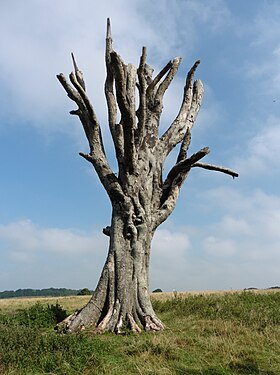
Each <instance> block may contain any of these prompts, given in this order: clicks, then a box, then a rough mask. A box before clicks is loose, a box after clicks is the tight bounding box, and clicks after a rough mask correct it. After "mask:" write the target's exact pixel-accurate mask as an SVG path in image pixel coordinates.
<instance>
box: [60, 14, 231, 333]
mask: <svg viewBox="0 0 280 375" xmlns="http://www.w3.org/2000/svg"><path fill="white" fill-rule="evenodd" d="M146 55H147V53H146V48H145V47H143V49H142V55H141V58H140V62H139V66H138V68H137V69H136V68H135V67H134V66H133V65H132V64H128V65H126V64H125V63H124V62H123V60H122V59H121V57H120V56H119V55H118V54H117V53H116V52H115V51H114V50H113V47H112V36H111V27H110V22H109V20H108V22H107V36H106V53H105V61H106V69H107V77H106V81H105V96H106V101H107V107H108V123H109V128H110V131H111V135H112V139H113V142H114V146H115V151H116V159H117V162H118V168H119V171H118V175H117V176H116V175H115V174H114V173H113V172H112V169H111V167H110V165H109V163H108V160H107V158H106V154H105V150H104V146H103V140H102V133H101V129H100V125H99V122H98V120H97V117H96V115H95V112H94V109H93V106H92V105H91V102H90V100H89V98H88V96H87V93H86V85H85V82H84V78H83V74H82V72H81V71H80V70H79V68H78V65H77V63H76V60H75V58H74V55H73V54H72V58H73V64H74V72H72V73H71V74H70V76H69V79H70V82H71V84H72V85H71V84H70V83H68V81H67V79H66V78H65V77H64V75H63V74H59V75H58V76H57V78H58V80H59V81H60V83H61V84H62V86H63V88H64V89H65V91H66V92H67V94H68V96H69V98H70V99H71V100H72V101H74V102H75V103H76V104H77V106H78V108H77V109H76V110H73V111H71V112H70V114H72V115H76V116H78V117H79V118H80V121H81V123H82V125H83V128H84V132H85V135H86V137H87V139H88V143H89V153H88V154H85V153H80V155H81V156H82V157H83V158H85V159H86V160H87V161H89V162H90V163H91V164H92V165H93V167H94V169H95V171H96V173H97V175H98V177H99V179H100V181H101V183H102V184H103V186H104V188H105V190H106V192H107V194H108V197H109V199H110V201H111V203H112V220H111V225H110V226H108V227H106V228H104V229H103V233H104V234H105V235H107V236H109V237H110V246H109V252H108V256H107V260H106V263H105V265H104V268H103V271H102V273H101V276H100V280H99V282H98V285H97V288H96V290H95V292H94V294H93V296H92V298H91V300H90V301H89V303H88V304H87V305H86V306H85V307H84V308H82V309H81V310H79V311H77V312H75V313H74V314H73V315H71V316H69V317H68V318H66V319H65V320H64V321H63V322H62V323H61V324H60V325H59V327H58V329H59V330H61V331H66V332H73V331H77V330H80V329H83V328H86V327H88V326H91V327H94V330H95V332H100V333H101V332H104V331H112V332H116V333H121V332H122V330H123V329H124V328H129V329H131V330H132V331H133V332H141V330H142V329H144V330H146V331H150V330H152V331H158V330H162V329H163V328H164V325H163V323H162V322H161V321H160V319H159V318H158V317H157V316H156V314H155V312H154V310H153V307H152V304H151V301H150V296H149V261H150V250H151V241H152V238H153V235H154V233H155V230H156V229H157V227H158V226H159V225H160V224H161V223H162V222H164V221H165V220H166V219H167V218H168V216H169V215H170V214H171V213H172V212H173V210H174V208H175V205H176V202H177V198H178V196H179V193H180V189H181V187H182V185H183V183H184V181H185V179H186V178H187V176H188V174H189V173H190V171H191V170H192V168H193V167H200V168H204V169H208V170H214V171H218V172H222V173H225V174H228V175H231V176H232V177H237V176H238V174H237V173H236V172H234V171H231V170H230V169H228V168H224V167H221V166H215V165H210V164H205V163H201V162H200V160H201V159H202V158H204V157H205V156H206V155H207V154H208V153H209V152H210V151H209V148H208V147H204V148H203V149H201V150H200V151H198V152H196V153H194V154H193V155H191V156H188V155H187V154H188V149H189V145H190V142H191V130H192V127H193V125H194V122H195V120H196V117H197V115H198V112H199V109H200V106H201V103H202V98H203V85H202V82H201V81H199V80H198V81H195V82H194V83H193V77H194V74H195V71H196V69H197V67H198V65H199V61H197V62H196V63H195V64H194V65H193V67H192V68H191V69H190V71H189V73H188V75H187V78H186V84H185V88H184V93H183V100H182V105H181V107H180V110H179V112H178V115H177V117H176V118H175V120H174V121H173V122H172V124H171V125H170V127H169V128H168V129H167V130H166V132H165V133H164V134H163V135H162V136H159V134H158V128H159V124H160V117H161V112H162V108H163V96H164V94H165V92H166V90H167V89H168V87H169V85H170V84H171V82H172V80H173V78H174V76H175V74H176V72H177V70H178V68H179V65H180V63H181V58H179V57H176V58H175V59H173V60H170V61H169V62H168V63H167V64H166V66H165V67H164V68H163V69H162V70H161V71H160V72H159V73H158V74H157V75H156V76H155V78H153V69H152V68H151V67H150V66H149V65H147V63H146ZM136 89H137V91H138V99H139V100H138V108H137V109H136V103H137V100H136V96H137V95H136V93H137V91H136ZM118 111H119V114H120V121H119V122H117V118H118V116H117V114H118ZM178 144H181V146H180V150H179V154H178V158H177V161H176V163H175V165H174V166H173V167H172V168H171V169H170V171H169V173H168V174H167V177H166V178H165V179H163V166H164V163H165V160H166V158H167V156H168V155H169V153H170V152H171V151H172V149H173V148H174V147H175V146H176V145H178Z"/></svg>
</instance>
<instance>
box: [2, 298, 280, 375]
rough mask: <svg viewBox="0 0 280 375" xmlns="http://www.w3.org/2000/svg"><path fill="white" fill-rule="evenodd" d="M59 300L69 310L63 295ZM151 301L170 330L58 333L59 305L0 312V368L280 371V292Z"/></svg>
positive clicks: (209, 373) (215, 373) (68, 373)
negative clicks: (99, 333)
mask: <svg viewBox="0 0 280 375" xmlns="http://www.w3.org/2000/svg"><path fill="white" fill-rule="evenodd" d="M59 303H60V304H61V305H62V306H63V307H64V308H65V306H64V305H63V300H60V301H59ZM67 303H69V301H67ZM153 303H154V307H155V309H156V311H157V313H158V314H159V316H160V318H161V319H162V320H163V321H164V323H165V324H166V327H167V328H166V330H165V331H163V332H160V333H156V334H148V333H143V334H140V335H133V334H128V335H124V336H116V335H113V334H105V335H101V336H99V335H97V336H96V335H92V333H91V332H90V330H88V331H87V330H86V331H83V332H81V333H79V334H75V335H58V334H56V333H55V331H54V330H53V324H54V323H53V322H54V321H55V319H56V317H57V311H58V310H59V311H60V310H61V309H60V308H59V306H58V305H50V304H47V303H46V301H45V300H44V303H43V304H41V303H39V304H38V301H37V300H36V301H34V304H33V305H30V304H29V305H28V306H27V307H26V308H24V306H21V309H14V310H12V309H10V310H8V309H6V310H5V312H2V313H1V312H0V373H1V374H3V375H12V374H15V375H18V374H19V375H21V374H22V375H23V374H24V375H25V374H26V375H27V374H28V375H31V374H34V375H35V374H36V375H39V374H56V375H62V374H64V375H72V374H73V375H74V374H75V375H76V374H77V375H78V374H79V375H80V374H96V375H99V374H100V375H101V374H112V375H126V374H140V375H141V374H142V375H148V374H178V375H179V374H186V375H188V374H189V375H201V374H202V375H241V374H251V375H254V374H255V375H279V374H280V293H279V292H275V293H269V294H255V293H248V292H246V293H235V294H225V295H218V294H217V295H215V294H213V295H197V296H187V297H184V298H172V299H170V300H166V301H160V300H154V301H153ZM52 306H56V309H54V307H52ZM62 310H63V309H62ZM68 312H72V311H68Z"/></svg>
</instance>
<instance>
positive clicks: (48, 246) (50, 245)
mask: <svg viewBox="0 0 280 375" xmlns="http://www.w3.org/2000/svg"><path fill="white" fill-rule="evenodd" d="M103 237H104V236H102V235H101V234H100V235H99V234H97V233H89V234H87V233H83V232H80V231H75V230H71V229H60V228H41V227H39V226H37V225H35V224H34V223H32V222H31V221H30V220H21V221H17V222H14V223H10V224H7V225H1V226H0V242H1V243H2V246H1V247H2V250H3V251H5V252H8V253H9V254H10V256H11V257H12V258H13V259H14V260H28V259H33V258H34V257H36V256H37V255H40V254H47V253H55V254H63V255H65V256H74V257H76V256H80V255H81V254H86V253H89V252H93V253H95V252H99V251H100V249H102V250H101V251H102V252H103V251H104V247H105V246H106V241H105V240H103Z"/></svg>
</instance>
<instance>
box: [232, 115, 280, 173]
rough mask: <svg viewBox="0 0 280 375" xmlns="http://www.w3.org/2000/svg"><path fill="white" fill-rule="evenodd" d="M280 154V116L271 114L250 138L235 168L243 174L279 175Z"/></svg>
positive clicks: (237, 159)
mask: <svg viewBox="0 0 280 375" xmlns="http://www.w3.org/2000/svg"><path fill="white" fill-rule="evenodd" d="M279 154H280V118H278V117H275V116H269V118H268V119H267V120H266V121H265V122H264V123H263V124H262V126H261V127H260V128H259V131H258V132H257V133H256V134H255V135H254V136H253V137H251V138H250V139H249V140H248V144H247V147H245V148H244V150H243V152H242V155H240V156H238V157H237V158H236V159H235V166H234V168H235V169H236V170H237V171H238V172H239V173H240V175H241V176H242V175H243V176H250V177H254V176H262V178H264V176H274V177H276V176H278V175H279V163H278V160H279Z"/></svg>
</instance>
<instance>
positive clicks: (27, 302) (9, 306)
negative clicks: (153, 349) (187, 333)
mask: <svg viewBox="0 0 280 375" xmlns="http://www.w3.org/2000/svg"><path fill="white" fill-rule="evenodd" d="M277 291H279V289H254V290H249V291H247V292H251V293H274V292H277ZM242 292H244V290H216V291H213V290H204V291H192V292H162V293H152V294H151V298H152V300H159V301H166V300H169V299H173V298H175V297H177V298H178V297H179V298H185V297H188V296H192V295H209V294H220V295H224V294H233V293H242ZM90 297H91V296H67V297H20V298H4V299H0V313H4V314H5V313H8V312H13V311H17V310H20V309H26V308H29V307H30V306H32V305H35V304H36V303H38V302H40V303H41V304H44V305H48V304H49V305H55V304H56V303H58V304H59V305H60V306H62V307H63V308H64V309H65V310H67V311H68V312H69V313H70V312H74V311H75V310H77V309H80V308H81V307H83V306H84V305H85V304H86V303H87V302H88V301H89V299H90Z"/></svg>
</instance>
